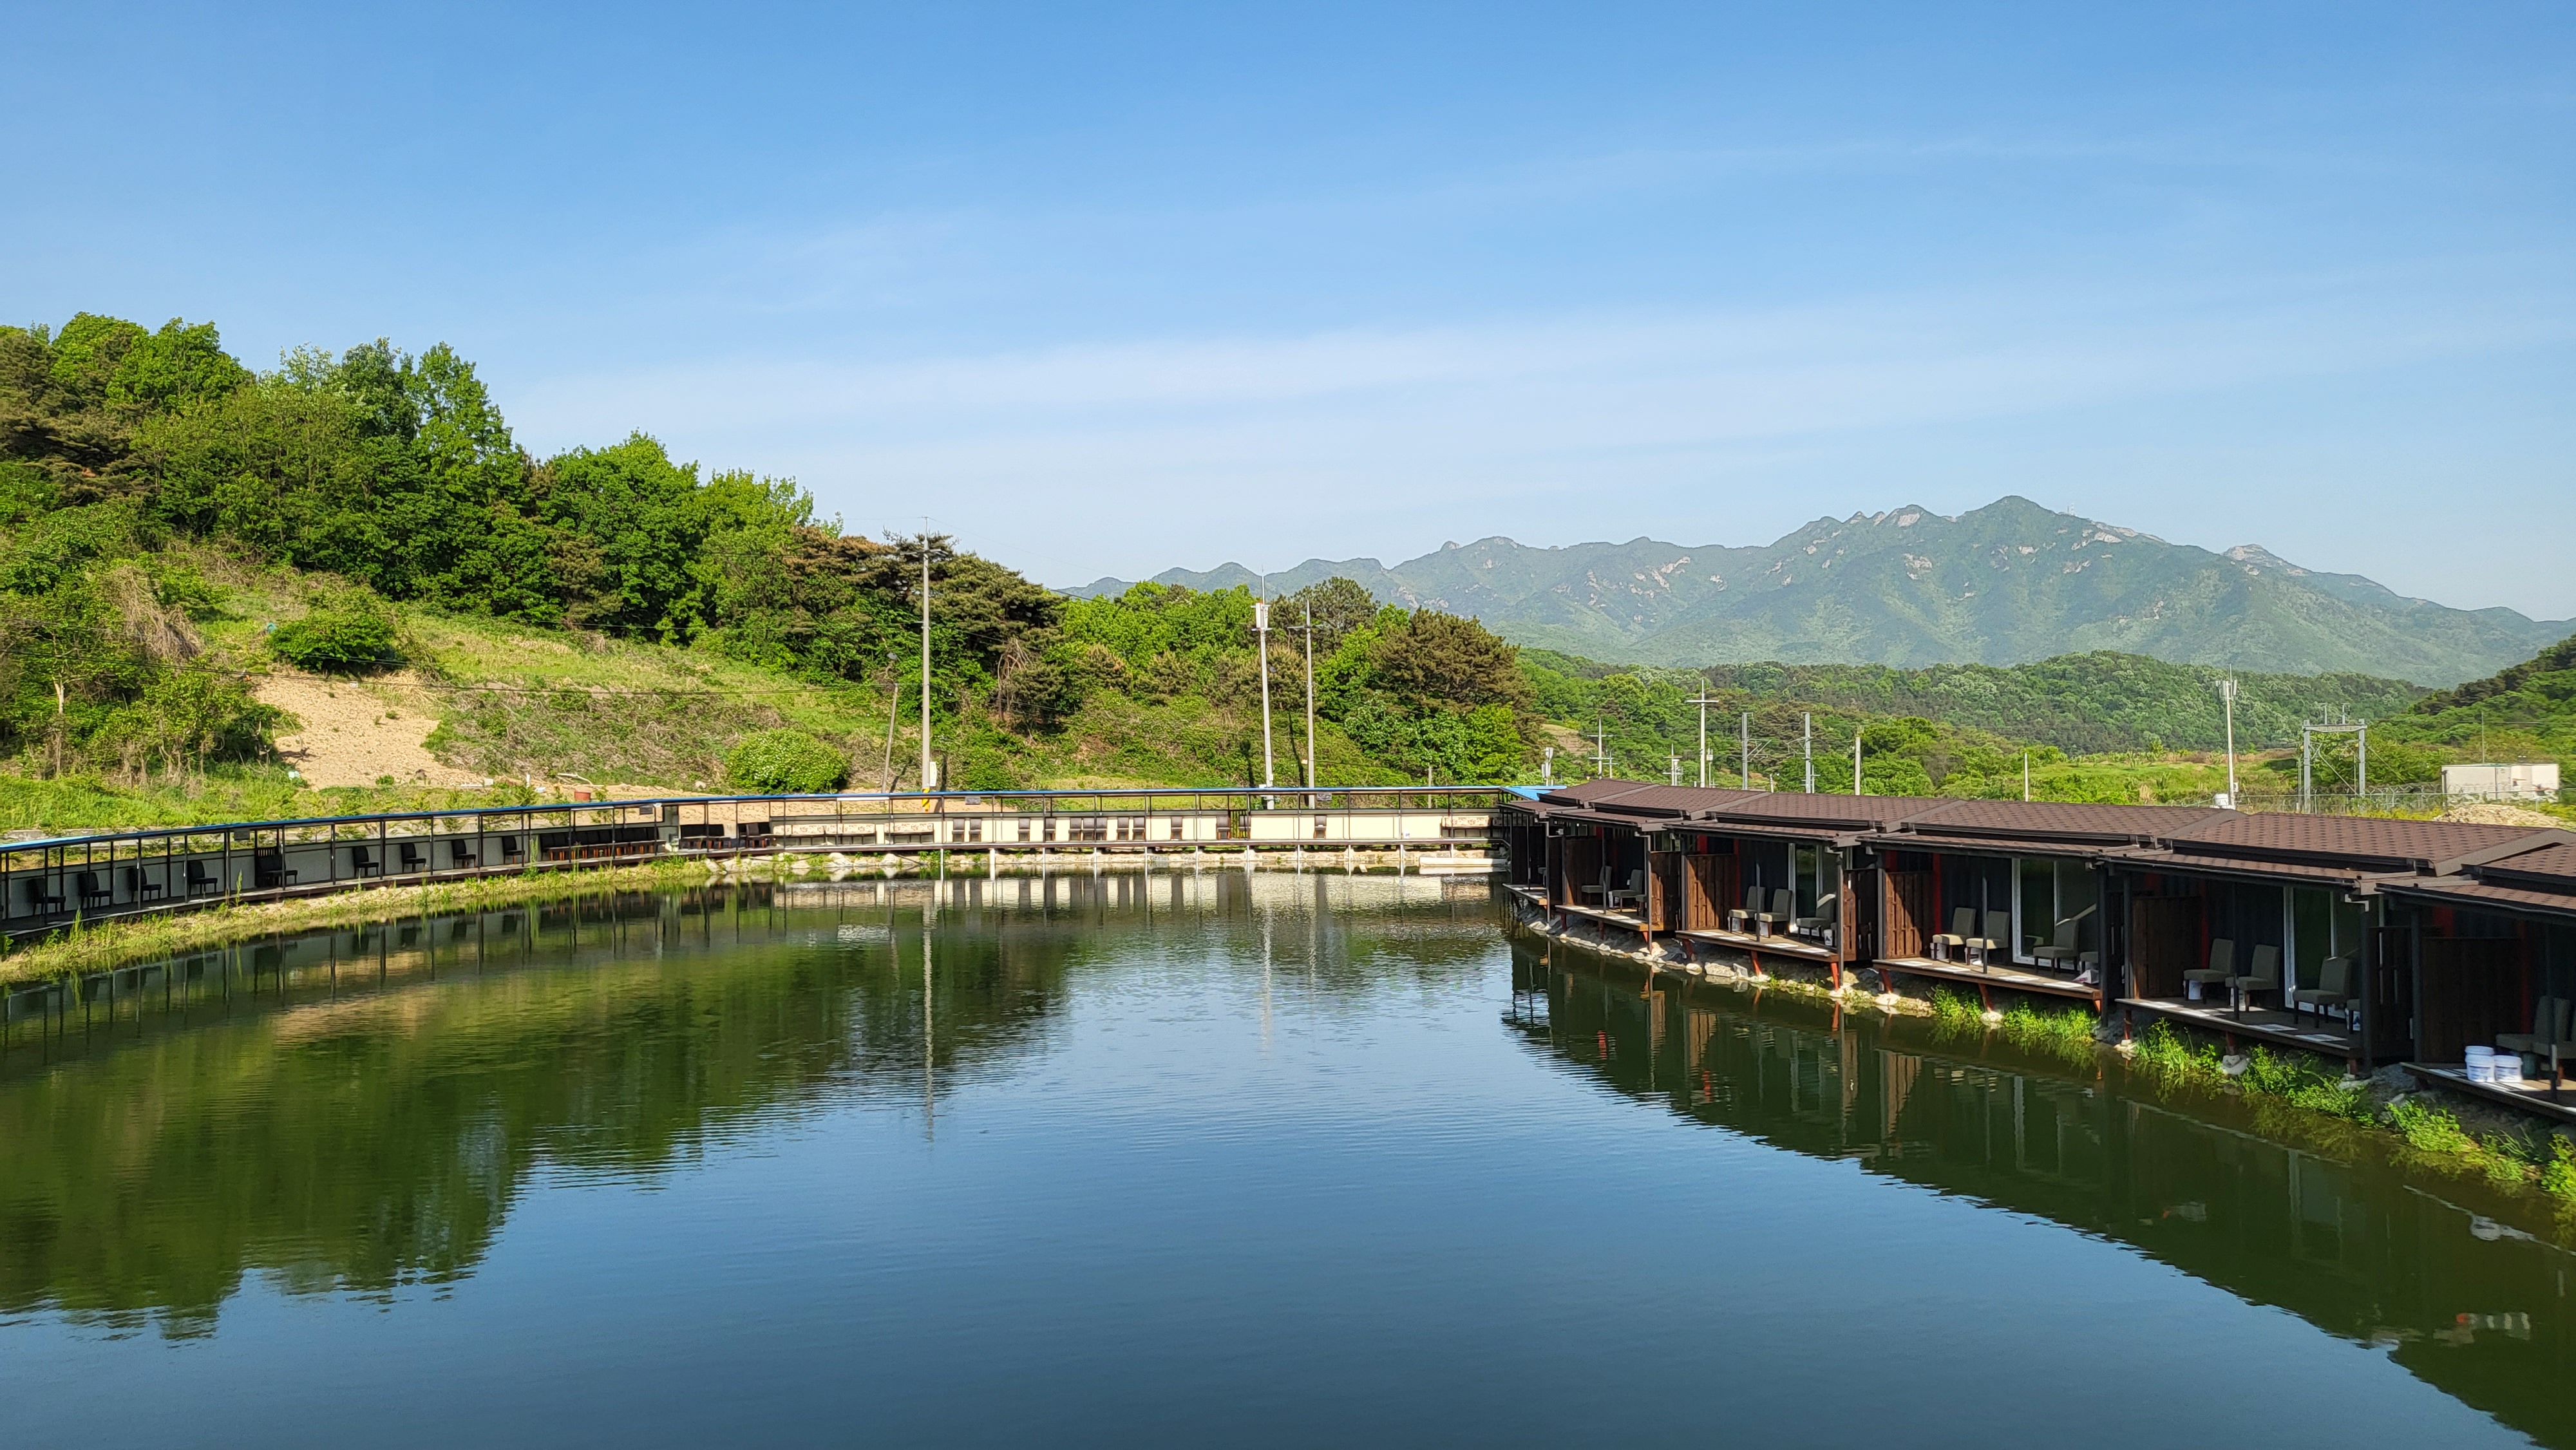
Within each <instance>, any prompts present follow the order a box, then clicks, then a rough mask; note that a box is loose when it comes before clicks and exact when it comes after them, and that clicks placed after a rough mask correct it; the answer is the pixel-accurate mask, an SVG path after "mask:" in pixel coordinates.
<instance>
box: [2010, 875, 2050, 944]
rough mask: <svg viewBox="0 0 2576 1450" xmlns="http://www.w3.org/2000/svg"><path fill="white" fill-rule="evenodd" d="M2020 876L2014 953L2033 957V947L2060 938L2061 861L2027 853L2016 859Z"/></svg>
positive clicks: (2015, 918)
mask: <svg viewBox="0 0 2576 1450" xmlns="http://www.w3.org/2000/svg"><path fill="white" fill-rule="evenodd" d="M2013 865H2014V867H2015V868H2016V869H2017V874H2018V875H2019V877H2020V886H2021V890H2020V901H2019V906H2020V908H2021V909H2020V912H2019V914H2018V915H2017V916H2015V917H2014V933H2015V935H2016V936H2017V937H2018V938H2019V939H2018V940H2017V941H2015V942H2014V943H2013V955H2014V956H2016V957H2019V958H2021V959H2022V960H2024V961H2028V960H2031V955H2030V949H2031V948H2032V947H2044V946H2047V945H2049V944H2050V943H2052V942H2054V941H2056V940H2057V923H2058V911H2057V863H2056V862H2055V861H2053V860H2051V859H2049V858H2047V857H2044V856H2042V857H2030V856H2025V857H2023V858H2021V859H2020V860H2018V861H2015V862H2014V863H2013Z"/></svg>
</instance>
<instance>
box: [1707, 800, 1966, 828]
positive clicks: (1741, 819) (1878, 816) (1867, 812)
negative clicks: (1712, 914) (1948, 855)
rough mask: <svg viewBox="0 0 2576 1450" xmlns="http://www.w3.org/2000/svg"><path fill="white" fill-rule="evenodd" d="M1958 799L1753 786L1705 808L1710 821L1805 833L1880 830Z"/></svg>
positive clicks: (1954, 802) (1954, 803) (1893, 826)
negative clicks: (1732, 799) (1795, 829)
mask: <svg viewBox="0 0 2576 1450" xmlns="http://www.w3.org/2000/svg"><path fill="white" fill-rule="evenodd" d="M1958 804H1960V802H1959V801H1957V800H1955V799H1952V798H1949V797H1944V796H1901V795H1823V794H1817V795H1809V794H1807V793H1806V792H1804V791H1754V792H1749V793H1747V794H1746V796H1745V798H1744V799H1742V800H1740V801H1735V802H1732V803H1730V804H1727V805H1723V806H1720V807H1718V808H1717V809H1715V810H1713V811H1711V812H1710V813H1709V814H1708V817H1707V819H1708V820H1710V821H1711V822H1713V823H1720V824H1724V823H1741V824H1744V825H1748V826H1770V827H1774V828H1787V827H1800V826H1803V827H1805V828H1806V829H1807V830H1808V831H1809V832H1810V833H1826V834H1831V833H1838V832H1850V831H1873V830H1875V831H1885V830H1892V829H1894V828H1895V827H1896V826H1897V824H1898V823H1899V822H1902V821H1905V820H1907V819H1909V818H1911V817H1913V816H1917V815H1920V814H1922V813H1923V812H1925V811H1927V810H1932V809H1934V808H1936V807H1940V806H1954V805H1958Z"/></svg>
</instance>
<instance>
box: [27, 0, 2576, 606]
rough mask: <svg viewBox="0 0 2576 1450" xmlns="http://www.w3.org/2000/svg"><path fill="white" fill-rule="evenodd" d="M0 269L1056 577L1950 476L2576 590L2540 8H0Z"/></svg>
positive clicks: (2092, 505) (2432, 593)
mask: <svg viewBox="0 0 2576 1450" xmlns="http://www.w3.org/2000/svg"><path fill="white" fill-rule="evenodd" d="M10 29H11V32H12V42H11V49H12V50H13V52H14V53H15V54H14V59H15V61H16V63H15V64H14V65H13V66H12V68H11V70H12V81H11V90H12V92H13V94H14V96H15V99H16V101H17V104H16V105H15V106H14V107H12V116H11V120H10V133H11V140H12V145H11V151H12V164H11V171H12V178H11V182H10V184H9V186H8V187H7V188H6V190H5V193H0V195H5V200H0V208H5V209H6V216H5V221H6V222H7V225H6V226H5V228H0V298H5V307H4V308H0V313H5V314H6V315H9V316H10V317H11V319H12V320H20V321H55V322H59V321H60V320H61V319H62V318H64V317H66V316H68V315H69V314H70V313H71V312H72V311H74V310H78V309H84V308H85V309H89V310H94V311H108V312H115V313H119V314H122V315H126V316H131V317H135V318H138V319H142V320H146V321H158V320H160V319H162V318H165V317H169V316H185V317H187V318H190V319H191V320H196V319H212V320H214V321H215V322H217V323H218V324H220V325H221V326H222V328H223V329H224V334H225V338H226V340H227V342H228V343H229V344H230V345H231V346H232V347H233V349H234V350H235V351H236V352H238V353H240V354H242V355H244V356H245V357H247V358H249V359H251V360H252V361H254V362H255V363H265V362H267V361H268V360H271V359H273V358H274V357H275V356H276V354H277V353H278V352H279V351H280V350H281V349H283V348H287V347H291V346H295V345H298V344H303V343H318V344H322V345H326V346H332V347H344V346H347V345H349V344H351V343H353V342H357V341H362V340H365V339H367V338H371V337H374V336H377V335H379V334H383V335H387V336H390V337H392V338H393V339H394V341H395V342H396V343H397V344H400V345H403V346H407V347H412V348H418V347H422V346H426V345H428V344H429V343H431V342H435V341H440V340H445V341H448V342H452V343H454V344H455V345H456V346H457V347H458V348H459V349H460V350H461V351H462V352H463V353H464V354H465V355H466V356H468V357H470V358H473V359H475V360H476V361H477V363H478V364H479V365H480V367H481V368H482V370H483V373H484V375H485V376H486V377H487V378H488V379H489V380H490V381H491V382H492V384H493V385H494V387H495V389H496V391H497V393H498V395H499V398H500V400H501V402H502V404H503V407H504V409H505V410H506V411H507V413H508V414H509V416H510V419H511V421H512V423H513V424H514V426H515V427H516V429H517V430H518V434H519V437H520V439H521V441H522V442H523V443H524V444H526V445H527V446H529V447H530V448H532V449H534V450H536V451H539V452H541V453H542V452H547V451H552V450H555V449H558V448H562V447H567V446H571V445H575V444H582V443H605V442H611V441H614V440H615V439H617V438H619V437H622V436H624V434H625V433H626V432H628V431H629V430H631V429H638V428H640V429H643V430H645V431H648V432H651V433H653V434H655V435H657V436H659V437H660V438H662V439H663V440H664V441H665V442H666V443H667V444H668V445H669V446H670V447H671V449H672V450H673V452H674V453H675V454H677V455H679V456H681V457H683V458H693V459H697V460H700V461H702V462H704V463H705V464H707V465H709V466H711V467H745V468H752V469H756V470H759V471H762V472H766V473H773V474H792V475H794V476H795V477H797V478H799V479H800V480H802V481H803V482H804V483H805V484H806V485H807V486H809V487H810V488H812V489H813V490H814V492H815V493H816V494H817V495H818V496H819V497H820V498H821V499H822V500H823V502H824V505H825V507H826V509H827V510H829V511H836V512H838V513H839V514H841V515H842V516H843V517H844V519H845V520H846V522H847V523H848V525H849V526H850V527H852V528H854V529H859V530H863V531H867V532H878V531H881V530H884V529H886V528H889V527H901V526H905V525H906V524H907V522H908V521H910V520H913V519H916V518H917V517H919V516H920V515H923V514H925V513H927V514H929V515H931V516H932V517H933V518H935V519H936V520H937V521H938V522H939V525H940V526H941V527H943V528H945V529H948V530H950V531H953V532H955V533H957V534H958V535H960V536H961V538H962V539H963V540H964V541H965V542H966V543H967V544H968V545H969V546H971V547H974V548H976V549H978V550H980V551H982V552H985V553H987V554H991V555H993V556H995V557H998V558H1001V559H1004V560H1006V561H1008V562H1011V563H1014V564H1016V565H1018V566H1020V567H1022V568H1024V569H1026V570H1028V571H1029V572H1031V573H1032V574H1034V575H1036V576H1037V577H1039V578H1042V579H1045V580H1048V581H1050V582H1054V583H1059V584H1063V583H1074V582H1080V581H1084V580H1088V579H1090V578H1093V577H1095V576H1098V575H1101V574H1122V575H1127V576H1130V577H1132V576H1134V575H1137V574H1140V573H1146V572H1152V571H1154V570H1157V569H1160V568H1163V567H1167V566H1170V565H1175V564H1178V565H1185V566H1190V567H1206V566H1209V565H1213V564H1215V563H1218V562H1220V561H1223V560H1227V559H1238V560H1241V561H1243V562H1245V563H1247V564H1251V565H1253V566H1255V567H1275V566H1282V565H1286V564H1290V563H1294V562H1296V561H1297V560H1300V559H1303V558H1306V557H1309V556H1312V555H1322V556H1325V557H1335V558H1338V557H1346V556H1351V555H1362V554H1367V555H1376V556H1379V557H1382V558H1385V559H1388V560H1390V561H1392V560H1394V559H1397V558H1400V557H1405V556H1409V555H1411V554H1415V553H1419V552H1423V551H1425V550H1428V549H1431V548H1434V547H1436V546H1437V545H1439V544H1440V543H1441V542H1442V541H1443V540H1444V539H1458V540H1465V539H1470V538H1476V537H1481V536H1484V535H1488V534H1508V535H1511V536H1512V537H1515V538H1518V539H1522V540H1525V541H1529V542H1534V543H1568V542H1574V541H1578V540H1583V539H1594V538H1616V539H1626V538H1633V537H1636V536H1638V535H1640V534H1648V535H1653V536H1655V537H1659V538H1665V539H1671V540H1676V541H1679V542H1683V543H1694V544H1695V543H1703V542H1721V543H1748V542H1757V541H1763V540H1767V539H1769V538H1772V537H1774V536H1776V535H1778V534H1780V533H1783V532H1785V531H1787V530H1788V529H1790V528H1792V527H1794V526H1796V525H1797V524H1799V523H1801V522H1804V521H1805V520H1808V519H1811V518H1815V517H1818V516H1820V515H1837V516H1839V515H1847V514H1849V513H1852V512H1853V511H1855V510H1861V509H1870V510H1875V509H1881V508H1887V507H1891V506H1894V505H1897V504H1902V503H1920V504H1925V505H1929V506H1931V507H1933V508H1936V509H1940V510H1943V511H1945V512H1955V511H1957V510H1958V509H1961V508H1967V507H1973V506H1974V505H1976V504H1979V503H1983V502H1985V501H1987V500H1989V499H1992V498H1994V497H1996V496H1998V495H2000V494H2004V493H2021V494H2025V495H2027V496H2030V497H2032V498H2035V499H2038V500H2039V501H2041V502H2043V503H2047V504H2051V505H2055V506H2059V507H2065V508H2069V509H2073V510H2076V511H2079V512H2083V513H2087V514H2091V515H2093V516H2096V517H2099V518H2103V519H2107V520H2110V521H2113V522H2117V523H2122V524H2127V525H2131V526H2134V527H2139V528H2144V529H2148V530H2150V531H2152V532H2154V533H2157V534H2160V535H2163V536H2164V537H2167V538H2170V539H2175V540H2180V541H2187V542H2192V543H2198V544H2204V545H2208V546H2210V547H2213V548H2224V547H2226V546H2228V545H2231V544H2237V543H2247V542H2255V543H2261V544H2264V545H2266V546H2268V547H2270V548H2272V549H2274V550H2275V551H2277V552H2279V553H2281V554H2282V555H2284V556H2286V557H2288V558H2290V559H2292V560H2294V561H2297V562H2300V563H2303V564H2306V565H2309V566H2311V567H2315V568H2321V569H2334V570H2345V571H2351V572H2359V573H2366V574H2370V575H2372V576H2373V577H2376V578H2378V579H2380V580H2382V581H2383V582H2386V583H2388V584H2390V585H2392V586H2393V587H2396V588H2398V589H2400V590H2402V591H2405V592H2408V593H2415V594H2422V595H2426V596H2429V597H2432V598H2437V599H2440V600H2442V601H2444V602H2446V603H2454V604H2461V605H2468V606H2486V605H2504V606H2508V607H2513V608H2518V609H2521V610H2523V611H2525V612H2526V613H2531V614H2535V615H2545V616H2552V617H2563V616H2570V615H2576V569H2571V568H2569V567H2568V566H2567V564H2566V562H2565V561H2566V560H2567V559H2568V558H2569V557H2570V555H2571V550H2576V507H2571V505H2570V503H2569V500H2570V499H2571V498H2576V465H2571V460H2576V408H2571V406H2570V402H2571V400H2576V275H2571V269H2570V267H2569V260H2570V258H2571V257H2576V246H2571V243H2576V195H2572V194H2571V186H2570V182H2571V179H2576V177H2571V170H2576V168H2572V167H2571V161H2576V145H2571V142H2572V141H2576V135H2571V122H2576V44H2571V41H2576V12H2571V11H2569V10H2568V9H2566V8H2565V7H2563V6H2547V5H2510V4H2507V5H2490V6H2458V5H2451V6H2434V5H2427V6H2420V7H2396V6H2377V5H2368V4H2319V5H2313V6H2279V7H2267V6H2260V5H2246V4H2226V5H2208V6H2193V5H2171V4H2169V5H2162V6H2155V7H2125V8H2115V7H2064V6H2048V7H2039V6H2033V7H2009V6H1995V7H1981V6H1946V7H1930V6H1919V5H1891V6H1883V7H1882V6H1822V5H1818V6H1774V7H1730V6H1721V5H1697V6H1675V7H1661V6H1614V5H1601V4H1588V5H1582V6H1572V5H1567V6H1558V7H1551V8H1512V7H1507V6H1500V5H1490V4H1489V5H1478V6H1458V7H1449V8H1440V7H1391V6H1387V5H1365V6H1333V5H1314V4H1310V5H1304V6H1298V7H1268V8H1260V9H1254V8H1248V7H1246V8H1233V9H1223V8H1218V7H1209V6H1163V7H1157V6H1107V5H1093V6H1084V7H1067V6H1043V7H1034V6H1033V7H1010V6H973V5H949V6H939V7H918V6H914V7H902V8H884V9H872V8H866V7H848V8H825V7H815V8H794V7H757V6H733V7H724V8H721V9H719V8H709V9H706V10H703V11H689V10H676V9H668V8H654V7H648V6H628V7H600V8H597V9H592V10H579V9H572V8H563V7H558V8H553V9H549V10H545V11H543V12H541V13H540V12H535V11H531V10H525V9H521V8H516V7H512V8H492V9H477V8H475V7H471V6H456V7H446V8H420V7H414V8H408V9H399V10H397V9H390V8H374V7H346V6H335V7H330V8H328V9H315V10H311V11H296V10H289V9H282V8H275V7H263V6H250V7H246V8H245V7H226V8H205V9H180V10H152V9H125V8H111V7H104V6H102V7H95V8H90V7H50V8H48V9H47V10H46V11H45V12H42V13H36V12H32V11H31V12H30V13H26V14H21V15H18V16H16V17H13V20H12V22H11V27H10Z"/></svg>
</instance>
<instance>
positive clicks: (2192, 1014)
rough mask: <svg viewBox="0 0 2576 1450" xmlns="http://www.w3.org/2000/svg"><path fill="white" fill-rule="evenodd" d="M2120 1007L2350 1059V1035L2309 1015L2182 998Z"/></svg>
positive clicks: (2127, 1001) (2128, 1000)
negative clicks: (2230, 1007)
mask: <svg viewBox="0 0 2576 1450" xmlns="http://www.w3.org/2000/svg"><path fill="white" fill-rule="evenodd" d="M2120 1005H2121V1006H2123V1007H2134V1008H2137V1009H2138V1010H2140V1011H2143V1012H2148V1013H2151V1014H2153V1015H2155V1016H2158V1017H2166V1018H2171V1019H2172V1020H2174V1021H2176V1022H2181V1023H2186V1024H2188V1025H2190V1026H2193V1027H2196V1028H2199V1029H2200V1030H2201V1031H2203V1032H2220V1033H2226V1034H2229V1035H2232V1036H2236V1037H2251V1038H2253V1039H2255V1040H2256V1041H2258V1042H2266V1043H2270V1044H2272V1045H2274V1046H2278V1047H2294V1048H2297V1049H2298V1050H2300V1051H2302V1052H2325V1053H2333V1054H2337V1055H2340V1056H2345V1057H2349V1056H2351V1055H2352V1053H2353V1050H2354V1041H2353V1036H2352V1034H2351V1033H2350V1032H2346V1031H2340V1030H2337V1029H2338V1028H2339V1027H2340V1026H2341V1024H2339V1023H2337V1022H2336V1021H2335V1019H2333V1018H2331V1017H2320V1016H2318V1015H2316V1014H2315V1013H2312V1012H2302V1013H2299V1014H2298V1015H2296V1016H2295V1017H2294V1016H2292V1015H2291V1014H2290V1013H2287V1012H2281V1011H2275V1010H2273V1009H2270V1008H2263V1007H2248V1008H2246V1009H2245V1010H2244V1012H2242V1013H2236V1012H2231V1011H2229V1010H2227V1007H2226V1004H2224V1003H2217V1002H2194V1001H2190V1000H2188V999H2186V998H2181V997H2123V998H2121V999H2120Z"/></svg>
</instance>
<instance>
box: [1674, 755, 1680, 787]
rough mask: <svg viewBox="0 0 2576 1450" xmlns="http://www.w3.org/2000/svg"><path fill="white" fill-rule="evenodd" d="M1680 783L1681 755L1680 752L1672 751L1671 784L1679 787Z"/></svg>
mask: <svg viewBox="0 0 2576 1450" xmlns="http://www.w3.org/2000/svg"><path fill="white" fill-rule="evenodd" d="M1681 783H1682V753H1681V752H1680V751H1678V750H1676V751H1674V752H1673V784H1675V785H1679V784H1681Z"/></svg>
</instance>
